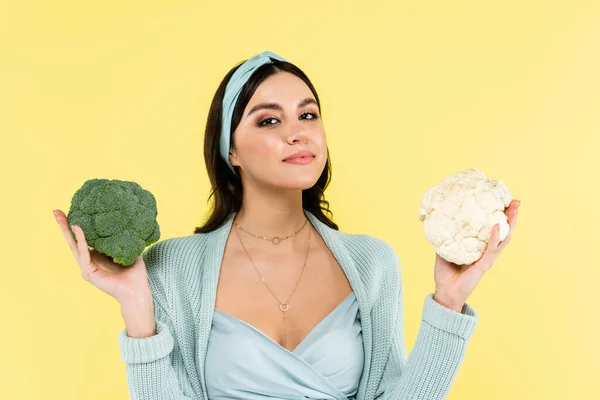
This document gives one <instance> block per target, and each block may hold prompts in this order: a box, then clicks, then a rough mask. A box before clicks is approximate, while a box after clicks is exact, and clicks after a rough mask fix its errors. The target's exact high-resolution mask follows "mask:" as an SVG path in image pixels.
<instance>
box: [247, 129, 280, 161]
mask: <svg viewBox="0 0 600 400" xmlns="http://www.w3.org/2000/svg"><path fill="white" fill-rule="evenodd" d="M244 144H245V146H244V149H245V150H246V151H245V152H244V154H245V157H244V158H245V159H247V160H252V162H253V163H254V162H261V163H263V162H264V160H265V159H269V158H272V157H275V156H276V155H279V154H280V152H281V143H280V141H279V140H277V138H275V137H267V136H265V137H263V138H260V139H258V138H254V139H253V140H248V141H247V142H246V143H244Z"/></svg>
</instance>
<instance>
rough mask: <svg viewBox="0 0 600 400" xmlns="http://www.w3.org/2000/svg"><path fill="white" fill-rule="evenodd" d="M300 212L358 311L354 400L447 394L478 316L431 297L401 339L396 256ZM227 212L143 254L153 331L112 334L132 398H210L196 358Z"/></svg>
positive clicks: (204, 337)
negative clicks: (411, 340) (360, 357)
mask: <svg viewBox="0 0 600 400" xmlns="http://www.w3.org/2000/svg"><path fill="white" fill-rule="evenodd" d="M305 214H306V216H307V218H308V219H309V221H310V222H311V223H312V225H313V226H314V227H315V229H316V230H317V232H318V233H319V234H320V235H321V237H322V238H323V241H324V242H325V244H326V245H327V247H328V248H329V250H330V251H331V252H332V254H333V256H334V257H335V259H336V260H337V261H338V263H339V264H340V266H341V268H342V269H343V271H344V273H345V274H346V277H347V278H348V281H349V283H350V286H351V287H352V290H353V291H354V293H355V295H356V298H357V302H358V309H359V311H360V316H361V318H360V319H361V327H362V338H363V347H364V367H363V370H362V375H361V378H360V381H359V386H358V392H357V394H356V399H357V400H371V399H379V400H384V399H390V400H391V399H397V400H405V399H423V400H437V399H445V398H446V396H447V394H448V392H449V390H450V387H451V385H452V383H453V381H454V378H455V376H456V374H457V372H458V369H459V367H460V365H461V363H462V361H463V358H464V356H465V353H466V349H467V344H468V342H469V339H470V337H471V335H472V333H473V331H474V329H475V326H476V325H477V320H478V316H477V313H476V312H475V310H474V309H473V308H472V307H471V306H470V305H468V304H466V303H465V304H464V306H463V308H462V310H461V312H460V313H459V312H457V311H455V310H452V309H450V308H447V307H444V306H443V305H441V304H439V303H437V302H436V301H435V300H433V293H430V294H428V295H427V296H426V297H425V303H424V308H423V313H422V318H421V322H420V328H419V331H418V334H417V338H416V341H415V344H414V346H413V348H412V351H411V352H410V355H409V356H408V357H407V355H406V348H405V343H404V316H403V309H404V304H403V283H402V275H401V270H400V260H399V257H398V256H397V254H396V252H395V251H394V249H393V248H392V247H391V246H390V245H389V244H387V243H386V242H384V241H383V240H381V239H378V238H376V237H374V236H370V235H365V234H350V233H344V232H341V231H338V230H335V229H332V228H330V227H329V226H327V225H326V224H324V223H323V222H321V221H320V220H318V219H317V218H316V216H314V215H313V214H312V213H311V212H309V211H306V210H305ZM234 217H235V213H232V214H231V215H230V216H229V218H228V219H227V220H226V222H225V223H224V224H223V225H222V226H221V227H219V228H217V229H216V230H213V231H212V232H210V233H200V234H192V235H188V236H181V237H174V238H169V239H166V240H163V241H159V242H157V243H154V244H153V245H151V246H150V247H148V248H147V249H146V250H145V251H144V253H143V254H142V257H143V260H144V262H145V265H146V269H147V271H148V282H149V284H150V288H151V291H152V296H153V304H154V314H155V322H156V330H157V332H156V334H155V335H154V336H150V337H145V338H132V337H129V336H127V331H126V328H125V329H123V330H121V332H120V333H119V336H118V343H119V348H120V357H121V360H122V361H123V362H125V364H126V375H127V383H128V388H129V393H130V397H131V399H134V400H186V399H194V400H209V399H208V398H207V394H206V393H207V392H206V381H205V377H204V372H205V371H204V364H205V360H206V351H207V343H208V338H209V334H210V330H211V325H212V318H213V312H214V306H215V299H216V291H217V283H218V279H219V274H220V268H221V261H222V259H223V253H224V249H225V242H226V240H227V238H228V236H229V233H230V230H231V226H232V222H233V218H234Z"/></svg>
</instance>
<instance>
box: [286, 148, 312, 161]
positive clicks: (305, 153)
mask: <svg viewBox="0 0 600 400" xmlns="http://www.w3.org/2000/svg"><path fill="white" fill-rule="evenodd" d="M314 156H315V155H314V153H311V152H310V151H308V150H302V151H299V152H297V153H294V154H292V155H290V156H288V157H286V158H284V159H283V161H289V160H292V159H294V158H304V157H306V158H308V157H314Z"/></svg>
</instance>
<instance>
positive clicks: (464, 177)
mask: <svg viewBox="0 0 600 400" xmlns="http://www.w3.org/2000/svg"><path fill="white" fill-rule="evenodd" d="M511 201H512V194H511V192H510V190H509V189H508V187H507V186H506V185H505V184H504V183H502V182H501V181H498V180H494V179H490V178H487V177H486V176H485V175H484V174H483V172H481V171H479V170H477V169H474V168H471V169H466V170H464V171H461V172H459V173H457V174H454V175H451V176H449V177H447V178H446V179H444V180H443V181H442V182H441V183H440V184H438V185H437V186H432V187H430V188H429V189H427V191H425V194H424V195H423V198H422V200H421V208H420V210H419V220H420V221H423V229H424V231H425V237H426V238H427V241H428V242H429V243H431V244H432V245H433V246H434V248H435V252H436V253H437V254H439V255H440V257H442V258H443V259H445V260H447V261H449V262H452V263H455V264H457V265H464V264H472V263H474V262H475V261H477V260H479V259H480V258H481V256H482V255H483V252H484V250H485V248H486V246H487V242H488V241H489V239H490V237H491V234H492V228H493V226H494V225H495V224H500V231H499V233H500V240H504V239H505V238H506V237H507V236H508V233H509V230H510V225H509V224H508V222H507V221H508V217H507V216H506V214H504V210H505V209H506V207H508V206H509V205H510V202H511Z"/></svg>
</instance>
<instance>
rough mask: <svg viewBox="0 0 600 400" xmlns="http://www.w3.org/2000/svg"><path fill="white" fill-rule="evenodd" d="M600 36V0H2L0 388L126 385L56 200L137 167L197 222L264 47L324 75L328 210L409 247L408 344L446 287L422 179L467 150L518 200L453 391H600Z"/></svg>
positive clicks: (178, 229) (29, 391)
mask: <svg viewBox="0 0 600 400" xmlns="http://www.w3.org/2000/svg"><path fill="white" fill-rule="evenodd" d="M599 49H600V5H599V3H598V2H596V1H561V2H551V1H523V0H519V1H512V0H511V1H508V0H505V1H502V2H490V1H454V2H449V1H435V2H434V1H424V2H415V1H410V2H409V1H405V2H399V1H387V2H377V1H372V2H366V1H361V2H358V1H337V2H332V1H302V2H282V1H276V2H266V1H252V2H247V1H239V2H235V4H231V2H222V3H217V2H210V3H209V2H198V1H196V2H193V1H166V0H165V1H149V0H145V1H115V0H111V1H103V2H86V1H58V0H55V1H31V0H27V1H26V0H19V1H16V0H15V1H1V2H0V132H1V133H2V157H1V158H0V163H1V165H0V170H1V171H2V186H3V190H2V196H1V197H0V198H1V202H2V203H1V206H2V207H1V210H2V222H3V225H4V229H2V238H1V243H2V277H1V278H0V304H2V317H1V318H0V325H1V327H0V355H1V356H0V398H2V399H23V400H25V399H36V400H37V399H65V400H66V399H127V398H128V392H127V382H126V375H125V365H124V364H123V363H122V362H121V361H120V359H119V348H118V343H117V335H118V333H119V331H120V330H121V329H122V328H123V327H124V323H123V320H122V317H121V314H120V307H119V305H118V303H117V302H116V300H114V299H112V298H110V297H108V296H107V295H105V294H104V293H103V292H101V291H100V290H98V289H96V288H95V287H94V286H92V285H91V284H89V283H87V282H85V281H84V280H83V279H82V278H81V276H80V272H79V267H78V265H77V263H76V261H75V260H74V258H73V256H72V254H71V252H70V251H69V249H68V247H67V244H66V242H65V240H64V238H63V236H62V234H61V232H60V230H59V228H58V225H57V224H56V222H55V220H54V217H53V215H52V210H53V209H55V208H60V209H61V210H63V211H64V212H65V213H66V212H68V209H69V205H70V199H71V197H72V195H73V193H74V192H75V191H76V190H77V189H78V188H79V187H80V186H81V185H82V184H83V182H84V181H86V180H87V179H91V178H96V177H102V178H110V179H123V180H133V181H136V182H138V183H140V184H141V185H142V186H143V187H144V188H145V189H147V190H150V191H151V192H152V193H153V194H154V195H155V196H156V198H157V202H158V208H159V215H158V222H159V223H160V226H161V230H162V236H161V240H163V239H166V238H169V237H175V236H184V235H189V234H191V233H192V231H193V228H194V227H195V226H197V225H199V224H200V222H201V221H202V219H203V218H204V216H205V215H206V212H207V211H208V207H209V205H208V204H207V196H208V191H209V184H208V179H207V175H206V170H205V167H204V160H203V154H202V148H203V134H204V124H205V123H206V116H207V113H208V108H209V104H210V101H211V99H212V96H213V94H214V92H215V90H216V88H217V85H218V83H219V82H220V81H221V79H222V78H223V76H224V75H225V73H226V72H227V71H228V70H229V69H230V68H231V67H233V66H234V65H235V64H236V63H237V62H239V61H241V60H242V59H246V58H248V57H250V56H252V55H254V54H256V53H258V52H260V51H263V50H270V51H273V52H275V53H278V54H280V55H282V56H283V57H285V58H287V59H289V60H290V61H292V62H294V63H296V64H297V65H298V66H299V67H300V68H302V69H303V70H304V71H305V72H306V73H307V74H308V76H309V77H310V78H311V79H312V80H313V83H314V84H315V86H316V88H317V90H318V92H319V95H320V96H321V99H322V112H323V121H324V124H325V128H326V131H327V139H328V145H329V148H330V151H331V157H332V163H333V180H332V183H331V186H330V187H329V189H328V191H327V192H326V195H327V199H328V200H329V201H330V202H331V209H332V210H333V212H334V217H333V218H334V220H335V221H336V222H337V223H338V224H339V225H340V228H341V230H343V231H346V232H351V233H367V234H371V235H374V236H377V237H379V238H382V239H384V240H386V241H387V242H388V243H390V244H391V245H392V246H393V247H394V248H395V249H396V251H397V253H398V254H399V257H400V258H401V260H402V266H403V271H402V273H403V278H404V282H405V285H406V286H405V325H406V332H405V339H406V342H407V349H408V350H410V349H411V348H412V346H413V344H414V340H415V338H416V335H417V331H418V327H419V324H420V318H421V312H422V306H423V300H424V296H425V295H426V294H427V293H429V292H431V291H433V289H434V281H433V261H434V251H433V248H432V247H431V246H430V245H429V243H427V241H426V240H425V237H424V233H423V230H422V223H421V222H420V221H419V220H418V218H417V217H418V211H419V205H420V200H421V196H422V194H423V193H424V191H425V190H426V189H427V188H428V187H429V186H431V185H434V184H437V183H439V182H440V181H441V180H442V179H443V178H444V177H446V176H448V175H450V174H452V173H456V172H459V171H461V170H463V169H465V168H469V167H475V168H478V169H481V170H482V171H483V172H485V173H486V174H487V175H488V176H489V177H492V178H495V179H500V180H502V181H503V182H504V183H506V184H507V185H508V186H509V188H510V189H511V190H512V192H513V195H514V198H516V199H518V200H521V201H522V205H521V208H520V210H519V211H520V214H519V221H518V224H517V228H516V231H515V234H514V237H513V240H512V242H511V243H510V245H509V246H508V247H507V248H506V250H505V252H503V253H502V254H501V255H500V257H499V258H498V259H497V261H496V263H495V265H494V266H493V268H492V269H491V270H490V271H489V272H488V273H487V274H486V275H485V276H484V277H483V279H482V280H481V281H480V283H479V285H478V286H477V288H476V289H475V292H474V293H473V294H472V295H471V297H469V299H468V303H469V304H471V305H472V306H473V307H474V308H475V309H476V310H477V312H478V313H479V316H480V319H479V324H478V326H477V328H476V330H475V333H474V336H473V337H472V339H471V341H470V343H469V346H468V349H467V354H466V356H465V359H464V362H463V364H462V366H461V368H460V370H459V373H458V375H457V376H456V379H455V381H454V384H453V386H452V389H451V391H450V394H449V396H448V399H450V400H459V399H461V400H462V399H465V400H466V399H503V400H505V399H591V398H600V389H598V374H599V372H600V360H599V358H600V349H599V347H600V345H599V343H600V342H599V341H598V335H599V328H600V322H599V320H600V318H599V316H600V312H599V305H600V302H599V301H598V299H599V293H598V291H599V287H600V285H599V284H600V272H599V264H600V245H599V244H598V240H599V232H600V230H599V228H600V224H599V220H600V217H599V215H600V213H599V211H598V196H599V194H600V193H599V190H598V173H599V172H600V161H599V156H598V149H599V148H600V140H599V139H598V137H599V136H598V135H599V131H600V74H599V71H600V51H599Z"/></svg>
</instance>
